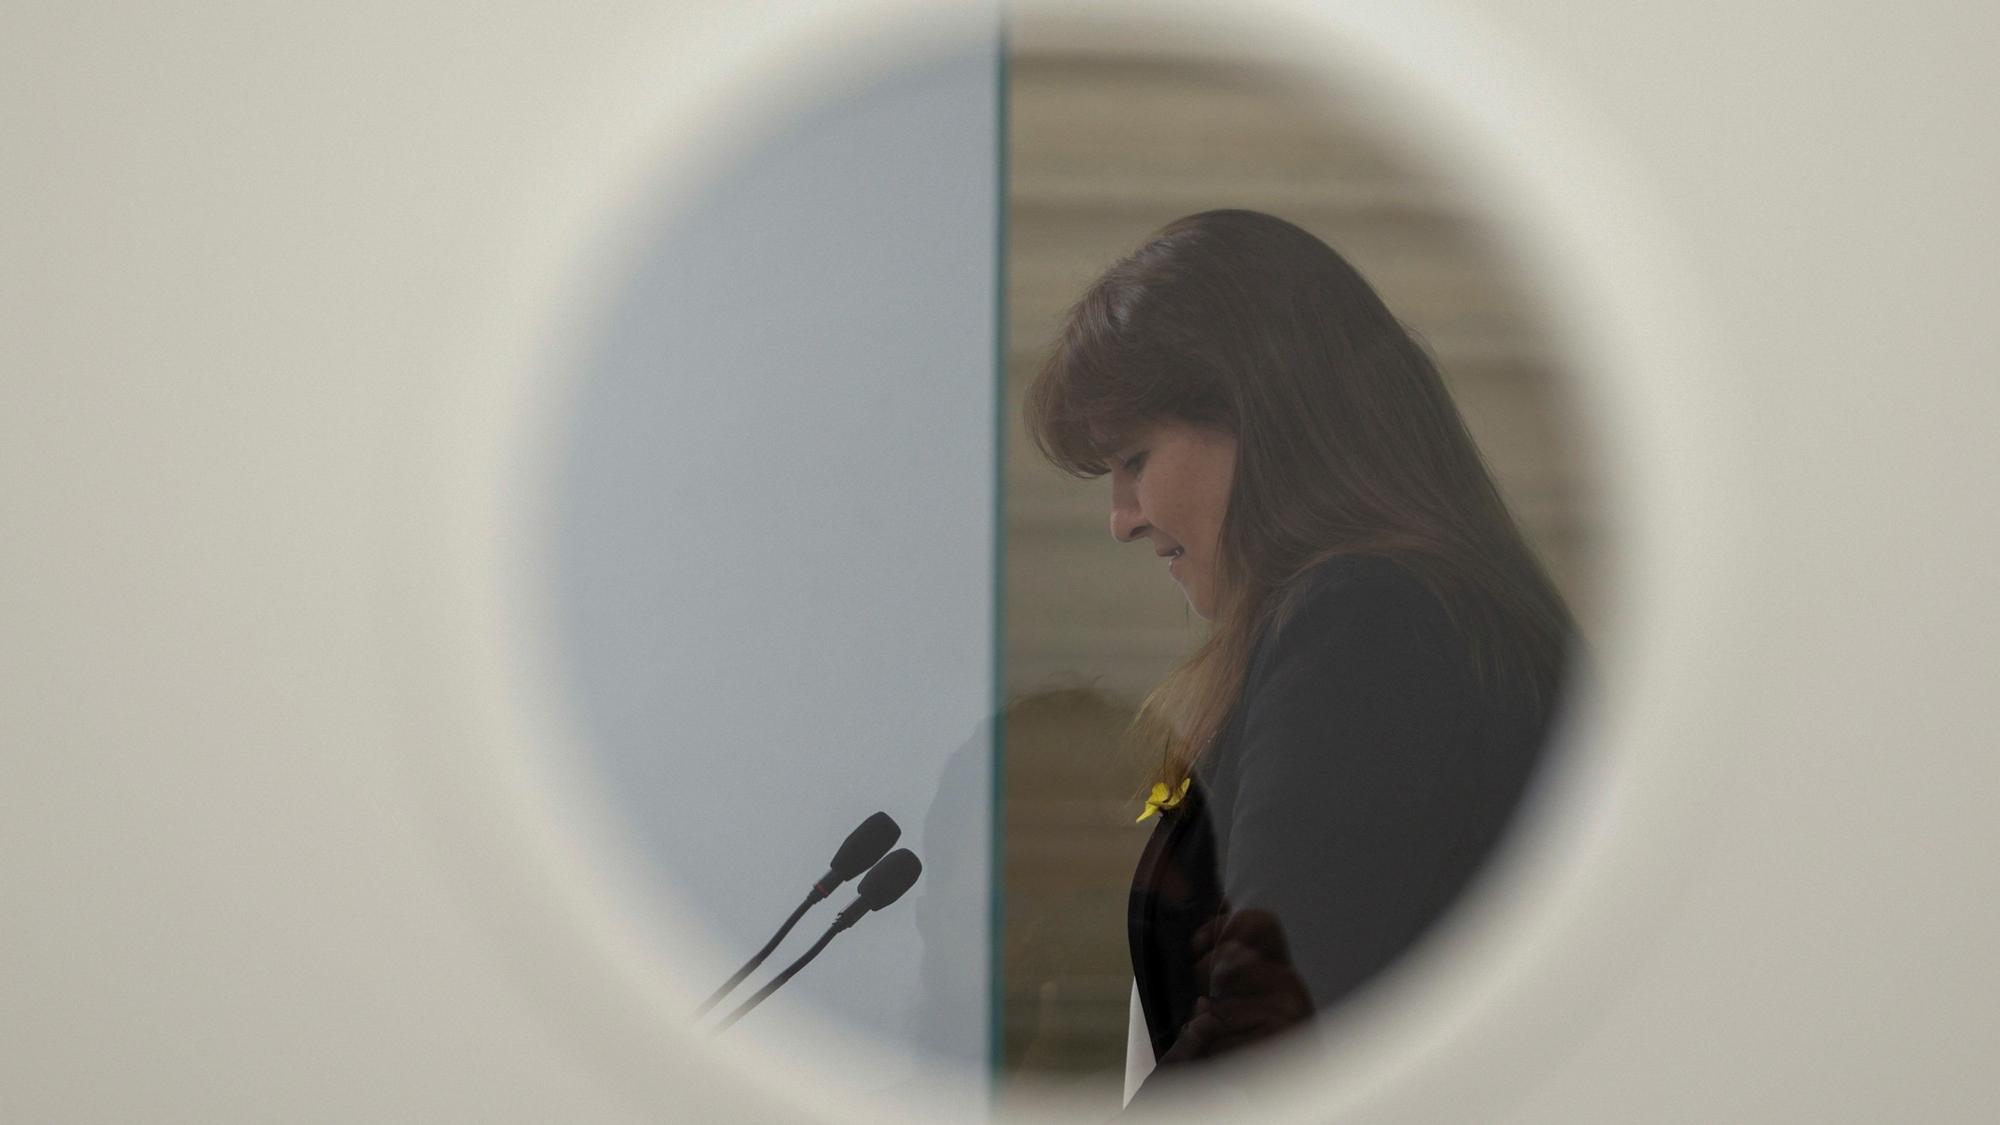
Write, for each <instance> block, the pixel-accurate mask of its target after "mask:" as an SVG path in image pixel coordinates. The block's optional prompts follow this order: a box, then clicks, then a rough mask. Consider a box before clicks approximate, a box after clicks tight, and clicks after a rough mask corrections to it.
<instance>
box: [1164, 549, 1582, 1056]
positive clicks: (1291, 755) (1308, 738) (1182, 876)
mask: <svg viewBox="0 0 2000 1125" xmlns="http://www.w3.org/2000/svg"><path fill="white" fill-rule="evenodd" d="M1472 659H1473V658H1472V654H1471V650H1470V647H1469V644H1468V642H1467V639H1466V637H1465V634H1464V633H1463V632H1462V631H1460V630H1459V629H1458V628H1457V627H1455V626H1454V625H1453V624H1452V622H1451V620H1450V619H1449V617H1448V616H1447V615H1446V613H1445V610H1444V607H1443V605H1442V604H1441V603H1440V602H1439V601H1438V600H1437V599H1436V597H1434V596H1433V595H1432V594H1431V593H1430V592H1429V591H1428V590H1427V589H1426V588H1425V587H1424V586H1422V585H1421V584H1419V583H1418V581H1417V580H1416V579H1415V578H1414V577H1412V576H1411V575H1410V574H1409V573H1408V572H1406V571H1404V570H1403V569H1402V568H1401V567H1400V566H1398V565H1397V564H1395V563H1393V562H1391V561H1389V560H1387V559H1381V558H1364V557H1356V558H1338V559H1334V560H1331V561H1329V562H1327V563H1324V564H1322V565H1321V566H1319V567H1318V568H1317V569H1315V570H1314V572H1313V573H1312V574H1311V575H1310V576H1309V584H1308V585H1307V587H1306V588H1305V591H1304V593H1303V595H1302V596H1301V597H1300V599H1299V600H1298V602H1297V606H1296V610H1295V612H1294V613H1293V614H1292V615H1291V616H1290V617H1289V618H1288V619H1287V620H1285V621H1284V622H1283V623H1282V624H1281V625H1280V626H1279V627H1277V628H1275V629H1267V630H1266V631H1265V633H1264V634H1263V635H1262V636H1260V637H1259V639H1258V640H1257V642H1256V646H1255V649H1254V654H1253V657H1252V660H1251V664H1250V667H1249V670H1248V673H1247V675H1246V677H1245V679H1244V686H1243V693H1242V696H1241V700H1240V702H1239V704H1238V705H1237V708H1236V710H1235V712H1234V713H1233V715H1232V717H1231V718H1230V720H1229V722H1228V723H1227V724H1225V726H1224V728H1223V730H1222V732H1221V733H1220V734H1219V735H1218V737H1217V739H1216V741H1215V744H1214V745H1213V746H1212V747H1211V748H1210V749H1209V751H1208V753H1206V754H1204V755H1203V756H1202V757H1201V758H1200V759H1199V761H1198V762H1197V763H1196V765H1195V770H1194V782H1193V784H1192V786H1191V787H1190V788H1189V791H1188V796H1187V798H1186V799H1185V800H1184V801H1183V802H1182V804H1181V805H1179V806H1178V807H1176V808H1174V809H1171V810H1169V811H1168V812H1166V813H1164V814H1162V816H1161V818H1160V822H1159V824H1158V825H1157V826H1156V827H1155V828H1154V830H1153V835H1152V838H1151V840H1150V841H1148V843H1147V845H1146V849H1145V852H1144V854H1143V855H1142V856H1141V858H1140V860H1139V866H1138V870H1137V872H1136V873H1135V875H1134V877H1133V883H1132V894H1131V899H1130V903H1129V910H1130V918H1129V922H1130V926H1129V936H1130V940H1131V946H1132V966H1133V972H1134V976H1135V979H1136V980H1137V983H1138V989H1139V999H1140V1003H1141V1006H1142V1007H1143V1009H1144V1011H1145V1015H1146V1025H1147V1029H1148V1031H1149V1033H1150V1035H1151V1038H1152V1041H1153V1049H1154V1052H1155V1055H1156V1057H1158V1058H1159V1059H1160V1060H1161V1062H1162V1065H1165V1064H1168V1063H1172V1062H1177V1061H1181V1060H1180V1058H1179V1057H1178V1056H1185V1055H1188V1054H1189V1051H1188V1047H1189V1046H1190V1045H1191V1044H1192V1036H1191V1037H1190V1042H1187V1043H1183V1044H1182V1047H1183V1050H1182V1051H1181V1052H1179V1053H1178V1055H1177V1057H1174V1058H1169V1057H1168V1052H1169V1051H1170V1050H1171V1049H1172V1048H1173V1046H1174V1044H1175V1042H1176V1040H1177V1039H1179V1038H1180V1037H1181V1035H1182V1031H1183V1029H1184V1028H1186V1027H1188V1025H1189V1020H1190V1019H1191V1018H1192V1017H1193V1016H1194V1014H1195V1013H1196V1010H1197V1009H1196V1003H1197V1000H1199V999H1201V997H1202V992H1203V989H1204V987H1205V986H1206V985H1207V983H1208V980H1207V977H1206V975H1205V972H1206V969H1207V968H1208V965H1207V964H1202V965H1199V966H1198V964H1197V962H1198V959H1199V957H1200V955H1201V954H1202V953H1203V952H1204V951H1205V950H1206V949H1207V948H1208V946H1207V943H1206V941H1204V940H1200V938H1201V935H1198V934H1197V931H1198V929H1199V928H1200V927H1201V926H1202V925H1203V924H1204V923H1206V922H1208V921H1209V920H1210V919H1211V918H1214V917H1215V916H1216V915H1217V914H1218V912H1219V911H1221V910H1223V909H1225V907H1224V904H1225V902H1226V903H1227V909H1229V910H1233V911H1239V912H1240V911H1246V910H1248V911H1268V912H1269V914H1270V915H1271V916H1272V917H1273V918H1274V919H1275V921H1276V928H1278V929H1281V931H1282V939H1283V940H1282V946H1283V947H1286V948H1288V950H1289V959H1290V963H1291V966H1292V969H1293V970H1294V971H1295V972H1296V977H1295V978H1292V979H1294V980H1295V981H1298V982H1302V983H1303V986H1304V992H1305V993H1307V994H1309V996H1310V1009H1308V1010H1317V1011H1319V1012H1322V1013H1323V1012H1325V1011H1326V1009H1328V1008H1329V1007H1331V1006H1332V1005H1334V1004H1336V1003H1338V1002H1339V1001H1340V1000H1341V999H1342V998H1343V997H1346V996H1347V995H1348V994H1350V993H1351V992H1353V991H1354V990H1355V989H1356V988H1357V987H1359V986H1360V985H1362V984H1363V983H1364V982H1366V981H1367V980H1369V979H1370V978H1371V977H1373V976H1375V974H1377V973H1379V972H1380V971H1381V970H1382V969H1383V968H1385V967H1386V966H1387V965H1389V964H1390V962H1392V961H1393V960H1395V958H1396V957H1397V956H1398V955H1399V954H1400V953H1401V952H1402V951H1403V950H1404V949H1406V948H1408V947H1409V946H1410V945H1411V944H1412V943H1413V942H1414V941H1415V940H1416V939H1417V937H1418V936H1419V935H1420V934H1421V933H1423V931H1424V930H1425V929H1427V928H1428V927H1429V926H1430V925H1431V924H1432V923H1433V922H1434V921H1436V920H1437V918H1438V917H1439V916H1440V915H1441V914H1442V913H1443V912H1444V910H1445V908H1446V907H1447V906H1449V905H1450V903H1451V901H1452V900H1453V899H1454V898H1455V897H1456V896H1457V895H1458V893H1459V892H1460V891H1461V890H1463V889H1464V887H1465V886H1466V884H1467V883H1468V882H1469V880H1470V879H1471V877H1472V875H1473V874H1474V872H1475V871H1476V870H1477V868H1478V867H1479V865H1480V863H1481V861H1482V860H1483V859H1484V858H1485V857H1486V855H1487V854H1488V852H1489V851H1490V850H1491V849H1492V847H1493V845H1494V844H1495V843H1496V842H1497V840H1498V838H1499V836H1500V833H1501V831H1502V829H1503V828H1504V827H1505V826H1506V822H1507V820H1508V817H1509V815H1510V814H1511V813H1512V811H1513V809H1514V807H1515V805H1516V804H1517V803H1518V802H1519V800H1520V798H1521V796H1522V792H1523V789H1524V787H1525V786H1526V783H1527V781H1528V778H1529V775H1530V774H1531V773H1532V771H1533V768H1534V765H1535V762H1536V759H1537V757H1538V755H1539V751H1540V748H1541V745H1542V741H1543V737H1544V735H1545V733H1546V728H1547V723H1548V709H1547V707H1546V706H1544V705H1537V704H1535V703H1534V702H1532V701H1527V700H1508V699H1497V698H1494V697H1493V695H1492V694H1491V693H1488V692H1483V691H1482V690H1481V689H1480V688H1479V687H1478V679H1477V676H1476V674H1475V671H1474V665H1473V663H1472ZM1293 992H1294V993H1296V992H1297V989H1296V987H1295V986H1294V987H1293ZM1299 1004H1300V1005H1303V1004H1304V998H1303V997H1301V998H1300V1001H1299ZM1204 1006H1206V1002H1204ZM1213 1053H1216V1051H1215V1049H1214V1048H1213V1047H1211V1046H1209V1045H1207V1044H1204V1045H1203V1049H1202V1050H1201V1051H1200V1052H1199V1054H1213Z"/></svg>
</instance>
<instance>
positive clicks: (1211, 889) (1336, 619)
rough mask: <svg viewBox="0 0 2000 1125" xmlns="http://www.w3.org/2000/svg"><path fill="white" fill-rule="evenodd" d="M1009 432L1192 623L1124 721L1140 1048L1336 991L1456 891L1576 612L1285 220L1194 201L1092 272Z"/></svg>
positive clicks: (1514, 794) (1517, 766) (1389, 323)
mask: <svg viewBox="0 0 2000 1125" xmlns="http://www.w3.org/2000/svg"><path fill="white" fill-rule="evenodd" d="M1027 420H1028V424H1029V427H1030V429H1031V431H1032V433H1033V434H1034V437H1035V440H1036V443H1037V444H1038V446H1039V447H1040V448H1041V450H1042V451H1043V453H1044V454H1045V455H1046V456H1047V457H1049V459H1050V460H1052V461H1053V462H1054V463H1055V464H1057V465H1058V466H1061V467H1062V468H1064V469H1066V470H1068V471H1070V472H1073V473H1076V474H1078V475H1083V476H1100V475H1108V476H1109V477H1110V478H1111V532H1112V534H1113V536H1115V537H1116V538H1117V539H1118V540H1120V541H1121V542H1139V541H1144V542H1146V543H1148V544H1149V545H1150V546H1151V547H1152V548H1153V550H1154V552H1155V553H1156V554H1158V555H1160V556H1161V557H1162V558H1164V559H1165V560H1166V567H1167V570H1168V573H1169V574H1170V575H1171V576H1172V577H1173V579H1174V580H1175V581H1176V582H1177V583H1179V585H1180V587H1181V589H1182V591H1183V592H1184V593H1185V594H1186V596H1187V599H1188V603H1189V605H1190V606H1191V607H1192V608H1193V610H1194V612H1195V613H1196V614H1198V615H1199V616H1201V617H1203V618H1205V619H1207V620H1209V621H1211V622H1212V628H1211V629H1210V631H1209V633H1208V635H1207V637H1206V639H1205V640H1203V641H1202V643H1201V644H1200V645H1199V646H1198V647H1197V649H1196V650H1195V651H1194V652H1193V653H1192V654H1191V655H1190V656H1189V657H1188V658H1187V659H1186V660H1185V661H1184V662H1183V663H1182V664H1181V665H1180V666H1179V667H1178V668H1177V669H1176V670H1175V671H1174V672H1173V673H1172V674H1171V675H1170V676H1169V677H1168V678H1167V680H1166V681H1165V682H1164V683H1162V684H1161V685H1160V686H1159V688H1158V689H1157V690H1155V691H1154V692H1153V694H1152V695H1151V696H1150V697H1149V698H1148V699H1147V700H1146V701H1145V703H1144V704H1143V706H1142V707H1141V709H1140V713H1139V716H1138V719H1137V720H1136V722H1135V724H1134V727H1133V730H1134V734H1135V737H1137V738H1139V739H1140V740H1141V741H1142V742H1143V743H1144V744H1145V746H1146V747H1147V749H1149V750H1150V751H1152V752H1155V753H1156V754H1157V755H1158V761H1159V768H1158V775H1157V777H1156V778H1155V779H1154V780H1155V782H1156V784H1155V785H1154V789H1153V791H1154V794H1155V798H1156V799H1155V801H1154V802H1151V803H1149V806H1148V812H1149V813H1151V812H1153V811H1154V810H1156V809H1157V810H1161V811H1160V816H1159V823H1158V824H1157V825H1156V826H1155V827H1154V829H1153V835H1152V838H1151V840H1150V841H1149V843H1148V845H1147V848H1146V851H1145V853H1144V856H1143V857H1142V859H1141V860H1140V864H1139V868H1138V871H1137V873H1136V875H1135V877H1134V882H1133V889H1132V896H1131V900H1130V940H1131V946H1132V963H1133V969H1134V976H1135V982H1136V993H1137V1003H1136V1005H1135V1009H1136V1010H1135V1027H1136V1026H1137V1024H1138V1023H1139V1022H1141V1019H1140V1017H1143V1025H1144V1031H1145V1034H1144V1035H1143V1036H1142V1037H1140V1038H1139V1046H1140V1048H1141V1051H1140V1053H1141V1055H1142V1056H1147V1055H1149V1056H1151V1058H1145V1057H1142V1058H1141V1059H1140V1062H1141V1065H1142V1067H1143V1066H1144V1064H1146V1063H1148V1062H1151V1061H1154V1060H1157V1062H1158V1063H1159V1064H1160V1065H1162V1066H1167V1065H1172V1064H1178V1063H1183V1062H1188V1061H1192V1060H1195V1059H1202V1058H1209V1057H1212V1056H1214V1055H1217V1054H1221V1053H1224V1052H1226V1051H1228V1050H1231V1049H1233V1048H1235V1047H1237V1046H1241V1045H1243V1044H1245V1043H1248V1042H1253V1041H1256V1040H1258V1039H1261V1038H1264V1037H1265V1036H1268V1035H1270V1034H1272V1033H1274V1032H1275V1031H1278V1030H1282V1029H1283V1028H1286V1027H1289V1026H1292V1025H1294V1024H1296V1023H1298V1022H1299V1021H1301V1020H1303V1019H1305V1018H1306V1017H1307V1016H1308V1015H1310V1014H1311V1013H1312V1012H1314V1011H1324V1010H1326V1009H1327V1008H1328V1007H1329V1006H1331V1005H1333V1004H1336V1003H1338V1002H1339V1001H1341V1000H1342V999H1343V998H1345V997H1347V996H1348V995H1349V994H1351V993H1352V992H1354V991H1355V990H1356V989H1357V988H1359V987H1360V986H1362V985H1363V984H1364V983H1365V982H1366V981H1368V980H1369V979H1370V978H1372V977H1374V976H1375V975H1376V974H1377V973H1379V972H1380V971H1381V970H1382V969H1383V968H1385V967H1386V966H1387V965H1388V964H1390V962H1392V961H1393V960H1394V959H1395V958H1396V957H1397V956H1398V955H1399V954H1400V953H1401V952H1402V951H1403V950H1404V949H1405V948H1407V947H1408V946H1409V945H1411V944H1412V943H1413V942H1414V941H1415V940H1416V939H1417V938H1418V936H1419V935H1420V934H1421V933H1422V932H1423V931H1424V930H1426V929H1427V928H1428V927H1429V926H1430V925H1431V924H1432V923H1433V922H1434V921H1436V919H1437V918H1438V917H1439V916H1440V915H1441V914H1442V913H1443V911H1444V910H1445V908H1446V907H1447V906H1448V905H1449V904H1450V902H1451V901H1452V900H1453V899H1454V898H1455V897H1456V896H1457V894H1458V893H1459V892H1460V891H1461V890H1462V889H1463V887H1464V886H1465V885H1466V883H1467V881H1468V880H1469V879H1470V878H1471V876H1472V874H1473V873H1474V871H1475V870H1476V868H1477V867H1478V865H1479V863H1480V862H1481V860H1482V859H1483V858H1484V857H1485V856H1486V854H1487V853H1488V852H1489V851H1490V850H1491V849H1492V847H1493V846H1494V844H1495V843H1496V841H1497V840H1498V838H1499V835H1500V832H1501V830H1502V828H1503V827H1504V826H1505V822H1506V820H1507V818H1508V816H1509V814H1510V812H1511V811H1512V809H1513V808H1514V806H1515V804H1516V803H1517V802H1518V800H1519V798H1520V796H1521V794H1522V790H1523V788H1524V786H1525V785H1526V783H1527V780H1528V777H1529V775H1530V773H1531V772H1532V768H1533V766H1534V762H1535V759H1536V757H1537V754H1538V752H1539V749H1540V746H1541V743H1542V740H1543V736H1544V734H1545V732H1546V729H1547V725H1548V721H1549V715H1550V710H1551V705H1552V703H1553V700H1554V698H1555V695H1556V692H1557V688H1558V686H1559V679H1560V677H1561V674H1562V670H1563V664H1564V656H1565V652H1566V650H1567V648H1568V646H1569V641H1570V637H1571V634H1572V631H1573V626H1572V622H1571V619H1570V615H1569V613H1568V610H1567V609H1566V608H1565V606H1564V604H1563V600H1562V598H1561V596H1560V595H1559V594H1558V593H1557V591H1556V590H1555V588H1554V586H1553V585H1552V584H1551V583H1550V581H1549V579H1548V577H1547V575H1546V574H1545V573H1544V572H1543V570H1542V568H1541V566H1540V565H1539V563H1538V562H1537V561H1536V559H1535V557H1534V554H1533V553H1532V551H1531V550H1530V549H1529V548H1528V546H1527V544H1526V543H1525V541H1524V540H1523V539H1522V537H1521V534H1520V532H1519V530H1518V528H1517V527H1516V526H1515V523H1514V521H1513V519H1512V517H1511V516H1510V515H1509V514H1508V511H1507V508H1506V505H1505V504H1504V502H1503V501H1502V500H1501V498H1500V494H1499V492H1498V491H1497V490H1496V488H1495V487H1494V485H1493V482H1492V479H1491V478H1490V477H1489V476H1488V474H1487V471H1486V468H1485V466H1484V464H1483V462H1482V461H1481V459H1480V456H1479V453H1478V450H1477V449H1476V447H1475V446H1474V444H1473V442H1472V439H1471V437H1470V436H1469V434H1468V433H1467V431H1466V428H1465V424H1464V422H1463V420H1462V419H1461V418H1460V417H1459V414H1458V411H1457V409H1456V407H1455V406H1454V405H1453V404H1452V401H1451V397H1450V395H1449V394H1448V393H1447V392H1446V390H1445V387H1444V384H1443V383H1442V381H1441V380H1440V379H1439V377H1438V373H1437V371H1436V368H1435V367H1434V366H1433V364H1432V363H1431V361H1430V359H1429V358H1428V356H1426V355H1425V353H1424V352H1423V350H1422V349H1421V348H1419V347H1418V346H1417V345H1416V343H1415V342H1414V341H1413V340H1412V339H1411V337H1410V335H1409V333H1407V332H1406V331H1405V330H1404V329H1403V328H1402V326H1401V325H1400V324H1398V323H1397V322H1396V320H1395V318H1394V317H1393V316H1391V315H1390V313H1389V310H1388V309H1387V308H1386V307H1384V306H1383V304H1382V301H1381V299H1380V298H1379V297H1377V296H1376V294H1375V292H1374V291H1373V290H1372V289H1371V288H1370V287H1369V285H1368V283H1367V282H1366V281H1364V280H1363V279H1362V278H1361V277H1360V275H1359V274H1357V273H1356V272H1355V271H1354V269H1353V268H1352V267H1351V266H1349V265H1348V264H1347V263H1346V262H1345V261H1344V260H1342V259H1341V258H1340V256H1339V255H1337V254H1336V253H1334V251H1333V250H1331V249H1330V248H1328V247H1327V246H1326V245H1325V244H1324V243H1322V242H1320V241H1319V240H1318V239H1316V238H1314V237H1313V236H1312V235H1310V234H1308V233H1307V232H1305V231H1303V230H1301V229H1299V228H1298V227H1296V226H1293V225H1292V224H1290V223H1287V222H1284V221H1283V220H1280V219H1276V218H1273V217H1271V216H1268V215H1262V214H1258V213H1255V212H1250V211H1211V212H1206V213H1203V214H1199V215H1193V216H1189V217H1187V218H1184V219H1180V220H1178V221H1176V222H1174V223H1171V224H1169V225H1168V226H1166V227H1164V228H1162V229H1161V230H1160V231H1159V232H1158V233H1156V234H1155V235H1154V236H1153V237H1152V238H1151V239H1150V240H1149V241H1148V242H1147V243H1146V244H1145V245H1144V246H1143V247H1141V248H1140V249H1139V250H1138V251H1137V252H1136V253H1134V254H1132V255H1131V256H1130V257H1128V258H1126V259H1124V260H1123V261H1120V262H1118V263H1117V264H1116V265H1114V266H1112V267H1111V269H1110V270H1108V271H1107V272H1106V273H1105V274H1104V275H1103V276H1102V277H1101V278H1099V279H1098V280H1097V281H1096V282H1095V283H1094V284H1093V285H1092V286H1091V287H1090V289H1089V290H1088V291H1087V292H1086V293H1085V294H1084V295H1083V297H1082V299H1081V300H1079V301H1078V302H1077V304H1076V305H1075V306H1074V307H1073V308H1072V309H1071V311H1070V313H1069V316H1068V318H1067V321H1066V323H1065V324H1064V326H1063V328H1062V331H1061V335H1060V339H1059V342H1058V344H1057V346H1056V348H1055V351H1054V353H1053V355H1052V356H1051V358H1050V359H1049V361H1048V362H1047V364H1046V365H1045V366H1044V368H1043V369H1042V371H1041V373H1040V374H1039V376H1038V377H1037V379H1036V381H1035V384H1034V386H1033V387H1032V389H1031V391H1030V393H1029V396H1028V402H1027ZM1147 1047H1149V1048H1150V1050H1146V1049H1145V1048H1147ZM1128 1092H1129V1081H1128Z"/></svg>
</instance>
